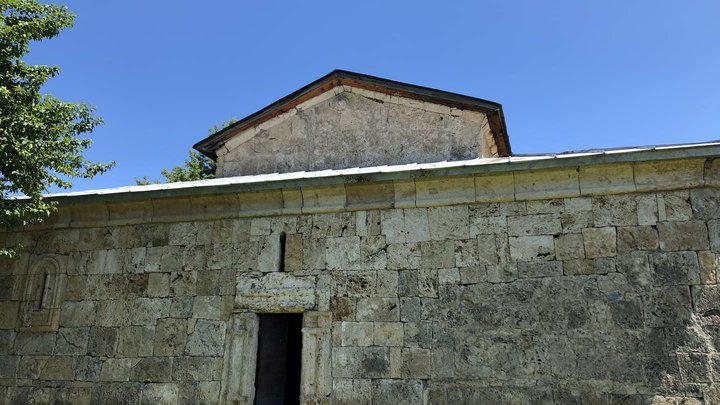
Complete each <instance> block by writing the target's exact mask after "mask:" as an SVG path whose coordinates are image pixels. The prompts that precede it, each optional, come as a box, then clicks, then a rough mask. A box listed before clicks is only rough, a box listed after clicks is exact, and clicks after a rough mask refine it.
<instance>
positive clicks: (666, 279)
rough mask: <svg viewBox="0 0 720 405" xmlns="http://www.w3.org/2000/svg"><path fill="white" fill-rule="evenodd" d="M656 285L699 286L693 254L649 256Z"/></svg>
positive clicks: (696, 260)
mask: <svg viewBox="0 0 720 405" xmlns="http://www.w3.org/2000/svg"><path fill="white" fill-rule="evenodd" d="M650 259H651V261H650V263H651V265H652V269H653V275H654V279H655V284H656V285H688V284H700V266H699V263H698V259H697V254H696V253H695V252H668V253H657V254H654V255H652V256H650Z"/></svg>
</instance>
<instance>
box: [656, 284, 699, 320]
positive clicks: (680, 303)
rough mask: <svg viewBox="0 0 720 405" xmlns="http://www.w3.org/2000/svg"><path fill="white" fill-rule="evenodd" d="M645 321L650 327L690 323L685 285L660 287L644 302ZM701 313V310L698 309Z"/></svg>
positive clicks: (687, 289) (687, 290)
mask: <svg viewBox="0 0 720 405" xmlns="http://www.w3.org/2000/svg"><path fill="white" fill-rule="evenodd" d="M644 313H645V323H646V325H647V326H650V327H668V326H684V325H687V324H689V323H690V318H691V313H692V305H691V298H690V289H689V288H688V287H687V286H670V287H660V288H656V289H655V290H653V291H652V293H651V294H650V295H649V296H648V298H647V301H645V302H644ZM698 313H700V314H701V315H702V312H701V311H700V310H698Z"/></svg>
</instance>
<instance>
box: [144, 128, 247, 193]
mask: <svg viewBox="0 0 720 405" xmlns="http://www.w3.org/2000/svg"><path fill="white" fill-rule="evenodd" d="M236 122H237V119H235V118H232V119H230V120H229V121H225V122H223V123H222V124H221V125H217V124H215V125H213V127H212V128H210V129H209V130H208V132H210V134H214V133H216V132H219V131H220V130H222V129H224V128H227V127H228V126H230V125H232V124H234V123H236ZM215 168H216V166H215V162H214V161H213V160H212V159H210V158H208V157H207V156H205V155H203V154H200V153H198V152H195V151H194V150H192V149H190V157H189V158H188V159H187V160H185V162H184V163H183V164H182V166H180V165H175V167H173V168H172V169H171V170H167V169H162V170H161V171H160V174H162V175H163V177H165V182H166V183H175V182H178V181H193V180H203V179H212V178H214V177H215ZM135 183H137V185H138V186H147V185H148V184H153V183H155V184H159V183H160V181H159V180H154V181H151V180H150V179H148V177H147V176H143V178H141V179H135Z"/></svg>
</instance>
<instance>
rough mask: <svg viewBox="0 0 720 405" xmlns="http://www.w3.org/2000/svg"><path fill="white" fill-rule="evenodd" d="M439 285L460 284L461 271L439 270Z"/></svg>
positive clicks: (455, 269)
mask: <svg viewBox="0 0 720 405" xmlns="http://www.w3.org/2000/svg"><path fill="white" fill-rule="evenodd" d="M437 273H438V283H439V284H459V283H460V271H459V269H457V268H454V269H438V271H437Z"/></svg>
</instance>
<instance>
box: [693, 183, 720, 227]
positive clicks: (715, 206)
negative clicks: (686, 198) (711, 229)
mask: <svg viewBox="0 0 720 405" xmlns="http://www.w3.org/2000/svg"><path fill="white" fill-rule="evenodd" d="M718 201H720V190H718V189H717V188H701V189H696V190H691V191H690V203H691V206H692V212H693V217H694V218H695V219H700V220H708V219H718V218H720V203H718Z"/></svg>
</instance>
